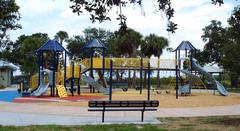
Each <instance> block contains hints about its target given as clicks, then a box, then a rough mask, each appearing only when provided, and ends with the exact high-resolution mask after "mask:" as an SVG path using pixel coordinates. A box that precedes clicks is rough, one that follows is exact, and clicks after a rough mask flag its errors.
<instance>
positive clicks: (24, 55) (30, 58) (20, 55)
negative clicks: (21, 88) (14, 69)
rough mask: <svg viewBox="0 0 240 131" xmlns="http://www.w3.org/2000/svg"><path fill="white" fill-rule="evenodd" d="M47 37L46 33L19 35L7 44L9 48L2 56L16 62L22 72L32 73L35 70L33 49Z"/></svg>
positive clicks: (35, 60) (35, 63) (35, 61)
mask: <svg viewBox="0 0 240 131" xmlns="http://www.w3.org/2000/svg"><path fill="white" fill-rule="evenodd" d="M48 39H49V38H48V35H47V34H43V33H36V34H32V35H30V36H25V35H21V36H20V37H18V39H17V40H16V42H14V43H11V44H9V45H8V46H9V50H6V51H5V52H4V54H5V55H4V58H5V59H7V60H9V61H11V62H13V63H15V64H18V65H19V67H20V70H21V71H22V73H23V74H25V75H28V76H29V75H32V74H34V73H36V72H37V58H36V56H35V50H36V49H38V48H39V47H40V46H41V45H42V44H44V43H45V42H47V40H48ZM7 54H10V55H7Z"/></svg>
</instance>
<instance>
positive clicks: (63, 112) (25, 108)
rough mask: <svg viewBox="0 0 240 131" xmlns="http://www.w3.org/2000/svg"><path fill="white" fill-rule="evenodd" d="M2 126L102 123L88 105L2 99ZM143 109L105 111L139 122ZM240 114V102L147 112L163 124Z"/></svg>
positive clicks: (149, 119)
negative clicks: (168, 120) (178, 119)
mask: <svg viewBox="0 0 240 131" xmlns="http://www.w3.org/2000/svg"><path fill="white" fill-rule="evenodd" d="M0 107H1V108H0V124H1V125H32V124H35V125H36V124H37V125H39V124H40V125H42V124H59V125H81V124H102V123H101V112H88V111H87V107H76V106H52V105H51V106H49V105H41V104H34V103H32V104H27V103H8V102H0ZM140 115H141V113H140V112H106V117H105V120H106V123H105V124H109V123H111V124H112V123H116V124H121V123H137V124H141V122H140ZM219 115H240V105H231V106H216V107H199V108H159V109H158V111H156V112H145V122H144V123H142V124H145V123H151V124H157V123H160V122H159V121H158V120H157V119H156V118H157V117H194V116H219Z"/></svg>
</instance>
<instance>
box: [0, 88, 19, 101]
mask: <svg viewBox="0 0 240 131" xmlns="http://www.w3.org/2000/svg"><path fill="white" fill-rule="evenodd" d="M19 96H20V94H19V93H18V92H17V91H0V101H6V102H12V101H13V100H14V99H15V98H16V97H19Z"/></svg>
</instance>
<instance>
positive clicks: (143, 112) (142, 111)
mask: <svg viewBox="0 0 240 131" xmlns="http://www.w3.org/2000/svg"><path fill="white" fill-rule="evenodd" d="M143 116H144V111H142V119H141V120H142V122H143Z"/></svg>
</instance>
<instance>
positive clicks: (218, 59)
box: [197, 6, 240, 87]
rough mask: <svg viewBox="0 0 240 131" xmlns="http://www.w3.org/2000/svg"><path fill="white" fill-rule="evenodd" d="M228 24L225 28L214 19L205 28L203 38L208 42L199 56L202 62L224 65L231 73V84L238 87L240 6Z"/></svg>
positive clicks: (239, 72) (234, 11)
mask: <svg viewBox="0 0 240 131" xmlns="http://www.w3.org/2000/svg"><path fill="white" fill-rule="evenodd" d="M228 24H229V25H228V26H227V27H226V28H223V27H222V26H221V22H218V21H215V20H214V21H211V24H210V25H208V26H206V27H205V28H204V29H203V31H204V35H203V36H202V38H203V41H205V42H207V43H206V45H205V47H204V50H203V51H202V52H201V53H199V54H197V57H198V58H200V62H202V63H218V64H220V65H222V66H223V68H224V69H225V70H226V71H228V72H229V74H230V77H231V86H232V87H237V86H238V79H239V77H240V69H239V67H240V64H239V61H240V55H239V50H240V38H239V36H240V6H237V7H235V8H234V10H233V13H232V15H231V16H230V18H229V19H228Z"/></svg>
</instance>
